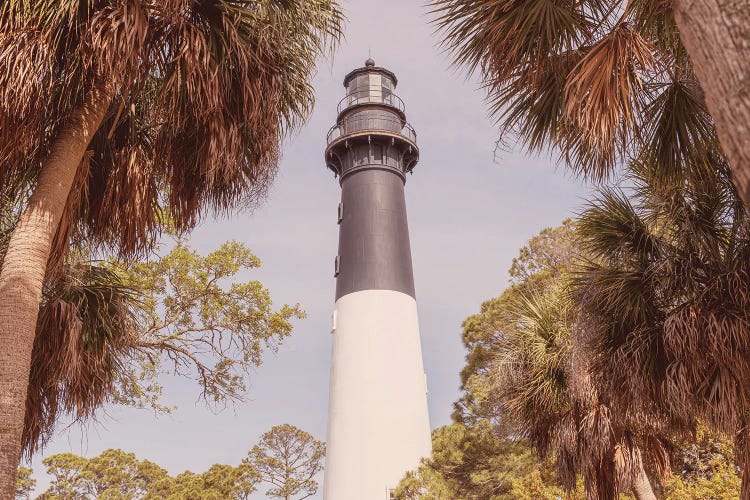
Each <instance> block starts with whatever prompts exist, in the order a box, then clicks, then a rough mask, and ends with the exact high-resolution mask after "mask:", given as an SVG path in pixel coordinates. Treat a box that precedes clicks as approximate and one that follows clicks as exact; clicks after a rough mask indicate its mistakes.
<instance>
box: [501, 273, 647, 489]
mask: <svg viewBox="0 0 750 500" xmlns="http://www.w3.org/2000/svg"><path fill="white" fill-rule="evenodd" d="M512 316H513V319H512V325H509V326H508V327H507V328H506V329H505V331H504V336H503V337H504V338H503V341H502V342H501V343H500V345H499V348H498V352H497V358H496V360H495V367H496V370H495V377H496V378H495V386H496V387H497V388H498V389H497V390H498V392H499V393H500V394H501V395H502V396H501V397H502V399H503V400H504V402H505V403H504V407H505V408H504V410H505V411H504V413H503V414H504V415H506V416H507V417H509V418H511V419H515V420H516V421H517V423H518V425H519V428H520V430H521V432H522V434H523V435H524V436H525V437H527V438H529V440H530V441H531V442H532V443H533V444H534V446H535V447H536V448H537V450H538V451H539V453H540V454H541V455H542V456H543V457H544V456H548V455H554V457H555V463H556V466H557V470H558V476H559V478H560V480H561V482H562V484H563V485H564V486H565V487H566V489H569V490H572V489H574V488H575V485H576V479H577V477H578V475H579V474H581V475H582V476H583V479H584V485H585V487H586V492H587V497H588V498H590V499H601V500H606V499H615V498H618V493H619V492H621V491H625V490H627V491H632V492H633V494H634V495H635V496H636V498H638V499H639V500H641V499H655V498H656V497H655V496H654V493H653V491H652V489H651V485H650V483H649V480H648V477H647V476H646V473H645V472H644V469H643V461H642V458H641V452H640V450H639V448H638V445H637V441H638V440H639V439H638V438H639V436H638V433H637V432H633V430H632V429H630V428H628V427H627V426H624V425H623V424H622V422H621V421H620V420H619V419H618V418H617V417H616V416H614V415H612V412H611V410H610V408H609V406H608V405H607V403H606V400H604V399H602V398H600V397H599V395H598V394H597V393H596V391H595V389H594V387H593V386H592V384H591V383H590V381H589V379H588V374H587V370H588V369H587V365H586V361H585V359H584V356H582V355H581V353H578V352H576V347H575V344H574V343H573V342H572V339H571V332H572V331H573V329H574V325H575V322H576V316H577V312H576V310H575V306H574V304H573V302H572V301H571V300H570V296H569V294H568V292H567V290H566V284H565V283H564V280H561V279H558V280H557V283H553V284H552V285H551V286H549V287H548V288H547V289H546V290H537V291H534V292H532V293H531V294H521V295H520V296H519V297H518V299H517V300H516V303H515V305H514V307H513V312H512Z"/></svg>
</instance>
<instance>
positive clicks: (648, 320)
mask: <svg viewBox="0 0 750 500" xmlns="http://www.w3.org/2000/svg"><path fill="white" fill-rule="evenodd" d="M635 182H636V189H635V191H634V193H635V203H631V202H630V201H629V200H627V199H626V198H625V197H624V196H623V195H622V194H619V193H616V192H612V191H611V190H609V191H605V192H604V193H602V194H601V195H600V196H599V198H598V199H597V200H596V201H595V202H593V203H592V205H591V206H590V207H589V208H588V209H587V210H586V211H585V212H584V214H583V215H582V216H581V218H580V221H579V233H580V234H581V236H582V238H583V240H584V242H585V247H586V249H587V250H588V251H589V252H590V253H591V255H592V259H591V260H590V261H589V262H587V263H585V264H584V265H582V267H581V269H580V274H579V275H578V277H577V279H576V282H575V289H576V292H575V296H576V298H577V301H578V302H579V303H580V304H581V306H582V308H583V309H584V311H585V313H586V314H587V315H588V317H589V318H590V321H589V325H590V327H589V328H587V329H586V334H587V338H586V342H587V343H588V346H589V348H590V349H592V350H593V352H594V354H593V355H592V359H594V360H595V362H594V363H593V364H592V374H593V377H594V379H595V385H596V386H597V387H598V388H600V389H601V390H602V392H603V393H604V394H607V395H609V397H610V401H611V403H610V404H611V405H612V407H613V410H614V411H616V412H620V413H622V414H627V413H628V412H630V413H633V414H634V415H640V418H644V419H660V418H661V419H664V420H665V421H666V422H667V424H668V426H669V427H671V428H672V429H673V430H675V432H678V433H682V434H683V435H686V434H690V433H692V432H693V431H694V429H695V426H696V424H697V421H698V420H701V421H704V422H706V424H708V425H709V426H710V427H711V428H712V429H713V430H715V431H718V432H721V433H727V434H736V435H738V436H740V435H741V433H742V432H744V430H743V429H744V426H745V423H744V422H745V419H746V416H747V414H748V412H749V411H750V384H748V380H750V362H748V359H750V329H748V328H747V326H748V325H750V316H748V313H747V311H748V308H750V301H749V300H748V299H750V294H748V292H747V291H748V289H750V268H748V258H749V257H750V225H749V224H748V217H747V214H746V213H745V211H744V208H743V207H742V205H741V203H740V202H739V199H738V197H737V194H736V192H735V190H734V187H733V185H732V183H731V180H730V179H729V175H728V173H727V171H726V169H725V168H721V169H720V170H719V171H718V172H716V173H712V174H709V173H707V174H706V175H704V176H702V177H700V178H694V179H692V180H691V181H689V182H685V183H684V184H683V185H682V186H681V187H679V188H678V187H675V188H672V189H661V188H655V189H649V188H648V185H647V184H646V183H644V180H643V179H635ZM738 443H740V444H741V445H742V446H745V445H746V443H745V441H743V440H739V441H738ZM744 453H745V450H742V449H740V448H738V459H739V462H740V465H741V466H742V467H743V468H745V467H746V466H747V464H748V463H747V462H745V461H744V458H743V457H744V456H745V455H744Z"/></svg>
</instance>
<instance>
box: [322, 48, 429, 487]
mask: <svg viewBox="0 0 750 500" xmlns="http://www.w3.org/2000/svg"><path fill="white" fill-rule="evenodd" d="M396 83H397V80H396V75H394V74H393V73H392V72H390V71H388V70H387V69H384V68H380V67H377V66H375V62H374V61H373V60H372V59H368V60H367V61H366V63H365V66H364V67H363V68H359V69H355V70H354V71H352V72H351V73H349V74H348V75H346V78H344V87H346V96H345V97H344V98H343V99H342V100H341V102H340V103H339V106H338V119H337V120H336V125H334V126H333V128H331V130H330V132H329V133H328V147H327V148H326V152H325V159H326V164H327V166H328V168H330V169H331V170H333V172H334V174H335V175H336V177H337V178H338V179H339V182H340V184H341V203H340V204H339V208H338V223H339V226H340V229H339V249H338V255H337V256H336V260H335V276H336V306H335V309H334V312H333V325H332V333H333V355H332V366H331V386H330V400H329V407H328V439H327V458H326V467H325V488H324V490H325V493H324V498H325V500H387V499H388V498H390V494H391V490H392V489H393V488H395V487H396V486H397V485H398V482H399V480H400V479H401V478H402V477H403V476H404V474H405V473H406V472H407V471H409V470H413V469H416V468H417V466H418V465H419V461H420V459H421V458H422V457H428V456H429V455H430V452H431V441H430V424H429V416H428V413H427V394H426V393H427V384H426V376H425V373H424V367H423V365H422V350H421V346H420V340H419V323H418V320H417V303H416V301H415V294H414V277H413V273H412V263H411V250H410V247H409V228H408V224H407V220H406V202H405V199H404V184H405V182H406V174H407V173H411V171H412V169H413V168H414V167H415V166H416V164H417V161H418V160H419V149H418V148H417V144H416V140H417V137H416V133H415V132H414V129H413V128H412V127H411V125H409V124H408V123H407V122H406V113H405V106H404V103H403V101H402V100H401V99H400V98H399V97H398V96H396V94H395V93H394V90H395V88H396Z"/></svg>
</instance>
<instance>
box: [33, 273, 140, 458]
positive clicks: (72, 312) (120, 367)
mask: <svg viewBox="0 0 750 500" xmlns="http://www.w3.org/2000/svg"><path fill="white" fill-rule="evenodd" d="M139 300H140V296H139V293H138V292H137V291H136V290H134V289H132V288H129V287H128V286H126V285H124V284H123V283H121V282H120V280H119V278H118V276H117V275H116V274H115V273H114V272H112V271H111V270H109V269H107V268H106V267H100V266H96V265H92V264H80V265H64V266H62V267H61V269H60V270H59V271H58V273H56V275H55V276H54V277H52V278H51V279H48V282H47V285H46V287H45V291H44V302H43V305H42V309H41V311H40V314H39V320H38V322H37V331H36V338H35V341H34V351H33V354H32V368H31V375H30V377H29V391H28V396H27V400H26V418H25V422H24V435H23V446H24V450H25V452H26V454H27V455H28V456H31V455H32V454H33V453H34V452H35V451H36V450H37V449H38V448H39V447H40V446H43V445H44V444H45V443H46V442H47V440H48V439H49V438H50V437H51V436H52V432H53V431H54V429H55V424H56V423H57V422H58V419H59V418H60V417H61V416H62V415H68V416H71V417H72V418H73V420H75V421H85V420H87V419H89V418H91V417H93V416H94V414H95V412H96V411H97V410H98V409H100V408H101V407H102V406H103V405H104V404H105V403H107V402H111V401H112V400H113V398H114V395H115V392H116V384H117V381H118V380H119V379H120V378H121V377H122V376H123V374H124V373H125V371H126V369H127V364H128V363H129V358H130V357H131V353H132V350H133V349H134V346H135V340H136V338H137V333H138V323H137V311H138V303H139Z"/></svg>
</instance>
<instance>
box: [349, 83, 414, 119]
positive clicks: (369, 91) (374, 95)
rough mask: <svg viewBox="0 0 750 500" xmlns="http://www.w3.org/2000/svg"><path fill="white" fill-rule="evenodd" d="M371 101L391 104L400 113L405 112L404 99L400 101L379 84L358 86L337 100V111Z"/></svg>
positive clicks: (371, 102)
mask: <svg viewBox="0 0 750 500" xmlns="http://www.w3.org/2000/svg"><path fill="white" fill-rule="evenodd" d="M373 103H374V104H385V105H386V106H392V107H394V108H396V109H398V110H399V111H401V112H402V113H405V112H406V105H405V104H404V101H402V100H401V98H400V97H399V96H397V95H396V94H394V93H393V92H392V91H391V90H390V89H387V88H385V87H382V86H380V85H374V86H370V87H358V88H357V89H356V90H354V91H353V92H351V93H349V94H347V95H346V97H344V98H343V99H341V101H339V105H338V107H337V111H338V112H339V113H341V112H342V111H343V110H345V109H347V108H351V107H352V106H357V105H359V104H373Z"/></svg>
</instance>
